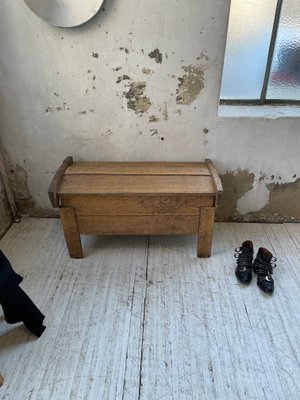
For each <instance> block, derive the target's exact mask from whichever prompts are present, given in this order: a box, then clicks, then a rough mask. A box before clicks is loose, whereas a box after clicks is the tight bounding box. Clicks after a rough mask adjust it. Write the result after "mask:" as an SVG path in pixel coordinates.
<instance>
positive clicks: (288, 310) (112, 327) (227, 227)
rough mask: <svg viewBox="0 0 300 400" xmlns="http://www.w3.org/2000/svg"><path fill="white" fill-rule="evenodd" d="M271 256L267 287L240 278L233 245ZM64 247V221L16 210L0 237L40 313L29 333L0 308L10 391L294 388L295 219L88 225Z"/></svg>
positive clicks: (88, 396) (299, 371) (61, 397)
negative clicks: (211, 225) (249, 245)
mask: <svg viewBox="0 0 300 400" xmlns="http://www.w3.org/2000/svg"><path fill="white" fill-rule="evenodd" d="M245 239H252V240H253V242H254V243H255V246H256V249H257V248H258V247H259V246H265V247H267V248H268V249H269V250H271V251H272V252H273V253H274V255H276V256H277V258H278V266H277V268H276V269H275V271H274V278H275V284H276V287H275V293H274V295H273V297H267V296H266V295H264V294H263V293H262V292H261V291H260V290H259V288H258V287H257V285H256V279H254V280H253V281H252V283H251V285H250V286H248V287H242V286H240V285H239V284H238V283H237V281H236V278H235V275H234V269H235V259H234V258H233V253H234V248H235V247H236V246H239V245H240V244H241V242H242V241H243V240H245ZM83 244H84V250H85V253H86V258H85V259H83V260H71V259H70V258H69V256H68V253H67V250H66V246H65V242H64V238H63V234H62V230H61V227H60V221H59V220H57V219H25V218H24V219H23V221H22V222H21V224H15V225H13V226H12V228H11V229H10V230H9V231H8V233H7V234H6V235H5V237H4V238H3V239H2V240H1V242H0V248H1V249H2V250H3V251H4V253H5V254H6V256H7V257H8V258H9V260H10V261H11V263H12V265H13V266H14V268H15V270H16V271H17V272H19V273H20V274H21V275H23V276H24V282H23V283H22V285H21V286H22V288H23V289H24V290H25V291H26V293H27V294H28V295H29V296H30V297H31V298H32V300H34V301H35V303H36V304H37V306H38V307H39V308H40V309H41V311H42V312H43V313H44V314H45V315H46V320H45V323H46V325H47V329H46V331H45V332H44V334H43V336H42V337H41V338H40V339H35V338H34V336H32V335H31V334H30V333H28V331H26V329H25V328H24V327H23V325H22V324H15V325H8V324H7V323H6V322H5V320H4V317H3V314H2V309H1V308H0V310H1V311H0V345H1V355H0V371H2V373H3V374H4V377H5V383H4V385H3V386H2V387H1V388H0V399H8V400H100V399H104V400H109V399H112V400H115V399H120V400H121V399H127V400H135V399H143V400H160V399H166V400H169V399H170V400H171V399H172V400H189V399H201V400H202V399H204V400H210V399H221V400H227V399H228V400H234V399H259V400H260V399H268V400H276V399H281V400H287V399H288V400H299V399H300V368H299V360H300V312H299V311H300V279H299V276H300V225H299V224H284V225H270V224H268V225H267V224H230V223H218V224H216V225H215V234H214V243H213V256H212V257H211V258H210V259H198V258H197V257H196V238H195V237H193V236H192V237H163V236H161V237H150V238H149V239H148V238H147V237H84V240H83Z"/></svg>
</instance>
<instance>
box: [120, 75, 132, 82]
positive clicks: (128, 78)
mask: <svg viewBox="0 0 300 400" xmlns="http://www.w3.org/2000/svg"><path fill="white" fill-rule="evenodd" d="M130 79H131V78H130V76H128V75H125V74H124V75H122V76H118V79H117V80H116V83H120V82H122V81H125V80H130Z"/></svg>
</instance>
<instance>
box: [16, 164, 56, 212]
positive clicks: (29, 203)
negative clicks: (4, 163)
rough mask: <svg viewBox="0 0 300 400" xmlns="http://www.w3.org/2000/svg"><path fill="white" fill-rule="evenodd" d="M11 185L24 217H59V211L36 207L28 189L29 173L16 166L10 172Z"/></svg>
mask: <svg viewBox="0 0 300 400" xmlns="http://www.w3.org/2000/svg"><path fill="white" fill-rule="evenodd" d="M9 172H10V176H9V179H10V184H11V188H12V191H13V194H14V198H15V202H16V205H17V209H18V211H19V212H20V213H21V214H22V215H30V216H32V217H40V216H42V217H54V216H57V211H56V210H52V209H51V208H49V209H48V208H42V207H39V206H37V205H36V203H35V201H34V199H33V197H32V195H31V193H30V191H29V187H28V183H27V171H26V170H25V169H24V168H23V167H22V166H21V165H18V164H16V166H15V167H11V168H10V170H9Z"/></svg>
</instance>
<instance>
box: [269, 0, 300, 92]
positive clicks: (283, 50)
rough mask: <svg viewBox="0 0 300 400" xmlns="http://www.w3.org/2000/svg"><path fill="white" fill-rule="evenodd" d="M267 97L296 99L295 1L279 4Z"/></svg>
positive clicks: (299, 31)
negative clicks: (280, 6)
mask: <svg viewBox="0 0 300 400" xmlns="http://www.w3.org/2000/svg"><path fill="white" fill-rule="evenodd" d="M267 98H268V99H284V100H300V2H299V0H284V2H283V5H282V10H281V17H280V22H279V30H278V33H277V39H276V45H275V52H274V56H273V62H272V67H271V74H270V79H269V88H268V91H267Z"/></svg>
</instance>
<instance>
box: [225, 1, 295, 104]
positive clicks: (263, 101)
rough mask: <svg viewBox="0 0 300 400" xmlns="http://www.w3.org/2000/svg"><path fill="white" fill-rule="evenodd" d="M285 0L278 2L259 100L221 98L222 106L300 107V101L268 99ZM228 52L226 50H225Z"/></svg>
mask: <svg viewBox="0 0 300 400" xmlns="http://www.w3.org/2000/svg"><path fill="white" fill-rule="evenodd" d="M282 4H283V0H277V5H276V10H275V16H274V21H273V27H272V33H271V38H270V45H269V50H268V57H267V63H266V68H265V75H264V80H263V84H262V90H261V94H260V98H259V99H238V100H237V99H222V98H220V105H239V106H241V105H283V106H288V105H300V100H289V99H267V98H266V95H267V90H268V83H269V78H270V72H271V67H272V61H273V56H274V50H275V45H276V39H277V33H278V28H279V22H280V15H281V10H282ZM225 51H226V49H225Z"/></svg>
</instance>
